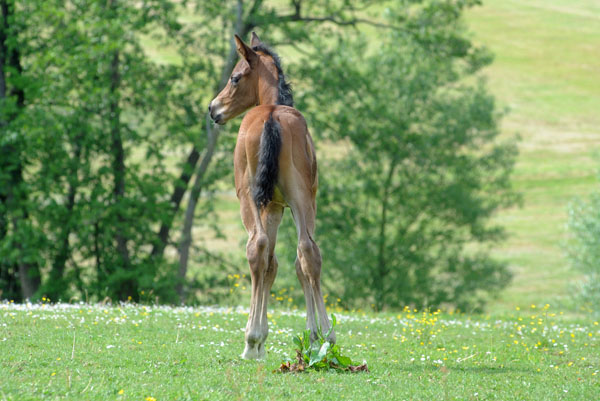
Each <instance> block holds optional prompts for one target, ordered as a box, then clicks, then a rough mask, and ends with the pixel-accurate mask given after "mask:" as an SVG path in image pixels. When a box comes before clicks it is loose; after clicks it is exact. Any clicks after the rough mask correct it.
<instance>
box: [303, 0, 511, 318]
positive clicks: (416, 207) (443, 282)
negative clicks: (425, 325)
mask: <svg viewBox="0 0 600 401" xmlns="http://www.w3.org/2000/svg"><path fill="white" fill-rule="evenodd" d="M411 3H412V6H411V7H407V6H406V4H403V5H401V6H400V7H397V8H390V9H389V10H388V23H389V24H390V25H394V26H398V27H399V28H398V29H394V30H386V31H382V32H381V35H380V36H379V40H378V43H379V45H378V46H377V48H371V47H368V46H367V42H365V41H364V40H363V39H362V37H361V36H360V35H346V36H344V37H341V38H340V39H339V40H335V41H332V40H321V39H320V38H318V37H313V40H314V41H315V42H316V43H318V46H319V51H318V52H317V53H316V54H311V55H310V56H309V57H307V58H306V59H304V62H303V64H302V66H301V67H300V68H299V71H298V72H297V74H298V75H301V76H304V77H308V79H310V80H311V86H312V87H315V88H318V90H316V91H310V92H303V96H302V97H301V98H300V100H301V101H300V102H299V108H300V109H301V110H308V111H309V119H310V120H311V122H312V123H313V124H314V126H315V129H314V130H313V131H314V134H315V135H316V136H318V137H320V138H322V139H327V140H329V141H336V142H338V141H341V143H342V145H341V146H339V147H337V149H336V150H337V153H338V155H337V156H336V155H333V154H332V153H331V152H328V150H330V149H328V150H323V152H327V154H328V155H330V157H328V158H326V159H325V160H323V159H322V160H321V163H320V189H319V198H318V203H319V213H318V228H317V234H318V243H319V244H320V246H321V248H322V254H323V255H324V262H323V268H324V271H325V272H326V273H325V274H326V275H328V277H327V276H326V277H325V285H326V286H327V287H328V290H330V291H331V292H332V293H333V295H337V296H339V297H340V298H342V299H344V301H345V302H346V306H347V307H356V306H360V305H362V304H364V303H365V301H366V302H368V303H369V304H372V305H373V306H374V307H375V308H376V309H382V308H383V307H402V306H403V305H418V306H431V307H437V306H439V305H442V304H448V303H449V304H453V305H455V306H457V307H459V308H461V309H471V308H480V307H481V306H482V305H483V304H484V303H485V301H486V299H488V297H489V294H494V293H497V291H498V290H500V289H501V288H503V287H504V286H506V284H507V283H508V281H509V278H510V274H509V272H508V270H507V268H506V265H505V264H504V263H501V262H498V261H496V260H494V259H492V257H491V256H490V248H491V245H493V244H495V243H497V242H498V241H499V240H501V239H502V238H503V231H502V229H501V228H500V227H498V226H496V225H494V224H492V223H491V222H490V220H491V217H492V216H493V214H494V213H495V212H496V211H498V210H499V209H500V208H503V207H507V206H509V205H512V204H514V202H515V200H516V199H517V196H516V195H515V193H514V192H513V191H512V190H511V186H510V180H509V178H510V174H511V172H512V168H513V165H514V160H515V157H516V154H517V150H516V146H515V145H514V143H512V142H500V141H498V139H497V137H498V134H499V130H498V118H499V115H498V112H497V111H496V110H495V104H494V98H493V97H492V96H491V95H490V94H489V93H488V92H487V90H486V89H485V86H484V84H483V83H482V82H480V81H478V80H476V79H473V78H471V77H472V76H473V75H474V74H475V73H476V72H477V71H479V70H480V69H481V68H482V67H483V66H485V65H488V64H489V63H490V61H491V57H490V55H489V53H488V52H487V51H486V50H485V49H484V48H480V47H477V46H475V45H473V44H472V43H471V42H470V41H469V40H468V38H467V34H466V33H465V30H464V28H463V27H462V25H461V24H460V15H461V12H462V11H463V8H464V7H466V6H468V5H469V3H468V2H466V3H465V2H457V3H448V2H438V1H421V2H411ZM323 65H327V68H326V69H325V68H323ZM332 71H336V72H335V73H332ZM341 244H343V246H340V245H341Z"/></svg>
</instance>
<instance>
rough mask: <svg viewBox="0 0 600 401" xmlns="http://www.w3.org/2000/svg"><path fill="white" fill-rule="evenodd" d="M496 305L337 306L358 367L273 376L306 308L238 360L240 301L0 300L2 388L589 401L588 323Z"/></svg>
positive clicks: (24, 392)
mask: <svg viewBox="0 0 600 401" xmlns="http://www.w3.org/2000/svg"><path fill="white" fill-rule="evenodd" d="M521 309H522V310H520V311H516V310H515V309H514V308H513V310H512V312H507V313H504V314H501V315H492V316H479V317H476V318H473V317H468V316H465V315H456V314H454V315H452V314H445V313H438V312H434V313H428V312H419V311H414V310H408V309H405V310H404V311H402V312H396V313H393V314H390V313H386V314H372V313H366V314H365V313H356V312H344V313H340V314H337V320H338V322H339V323H338V327H337V338H338V343H339V344H340V345H341V346H342V349H343V352H344V354H346V355H348V356H350V357H351V358H352V359H353V360H354V361H356V362H362V361H363V360H364V361H366V362H367V363H368V366H369V369H370V372H369V373H359V374H349V373H348V374H337V373H326V372H325V373H314V372H313V373H310V374H277V373H272V371H273V370H274V369H276V368H277V367H278V366H279V364H280V363H281V362H282V360H284V359H285V358H286V357H291V356H292V354H293V347H294V345H293V342H292V335H293V334H297V333H299V332H300V331H301V330H302V329H303V328H304V314H303V313H300V312H298V311H295V310H293V309H291V310H288V309H276V310H275V311H273V313H272V314H269V325H270V329H271V333H270V336H269V338H268V339H267V350H268V354H267V359H266V360H265V361H263V362H258V363H257V362H251V361H244V360H241V359H240V358H239V354H240V352H241V351H242V348H243V336H244V332H243V327H245V323H246V320H247V314H246V313H245V310H242V309H236V308H227V307H220V308H210V307H202V308H171V307H154V306H138V305H129V304H124V305H120V306H115V307H111V306H103V305H86V304H77V305H65V304H63V305H40V304H36V305H31V304H30V305H12V304H6V303H5V304H0V349H1V350H2V352H0V399H2V400H10V401H13V400H14V401H17V400H18V401H24V400H40V399H51V400H116V401H120V400H139V401H143V400H146V401H153V400H156V401H164V400H284V399H289V400H298V399H302V400H343V399H348V400H402V399H414V400H480V399H481V400H488V399H498V400H519V401H522V400H535V401H538V400H597V399H599V398H600V349H599V347H600V342H599V338H600V326H599V325H598V322H597V321H595V320H594V319H592V318H590V317H589V316H580V317H578V318H577V319H573V318H571V317H567V316H566V315H561V314H560V313H556V312H555V311H554V310H553V308H552V307H544V306H542V305H540V306H537V307H536V308H531V307H530V306H528V307H526V308H525V307H523V308H521Z"/></svg>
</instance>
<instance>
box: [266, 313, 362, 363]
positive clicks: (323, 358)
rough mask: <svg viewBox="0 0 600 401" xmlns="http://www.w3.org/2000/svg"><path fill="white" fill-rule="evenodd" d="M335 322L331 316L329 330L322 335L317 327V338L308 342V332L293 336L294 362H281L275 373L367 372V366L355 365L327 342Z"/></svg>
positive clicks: (332, 315)
mask: <svg viewBox="0 0 600 401" xmlns="http://www.w3.org/2000/svg"><path fill="white" fill-rule="evenodd" d="M336 323H337V320H336V318H335V315H334V314H331V328H330V329H329V331H328V332H327V333H326V334H325V335H323V332H322V331H321V327H320V326H319V327H318V330H317V338H316V339H315V340H314V341H312V342H311V341H310V330H305V331H304V332H303V333H302V335H296V336H294V338H293V340H294V344H295V345H296V346H297V347H298V348H296V350H295V351H296V362H292V361H290V360H288V361H286V362H283V363H282V364H281V366H280V367H279V368H278V369H277V370H275V372H279V373H286V372H306V371H308V370H315V371H320V370H325V371H336V372H368V371H369V369H368V368H367V364H366V363H363V364H362V365H356V364H353V363H352V360H351V359H350V358H349V357H347V356H344V355H342V354H341V349H340V346H339V345H338V344H332V343H330V342H329V341H328V338H329V335H330V334H331V333H332V332H333V329H334V328H335V326H336Z"/></svg>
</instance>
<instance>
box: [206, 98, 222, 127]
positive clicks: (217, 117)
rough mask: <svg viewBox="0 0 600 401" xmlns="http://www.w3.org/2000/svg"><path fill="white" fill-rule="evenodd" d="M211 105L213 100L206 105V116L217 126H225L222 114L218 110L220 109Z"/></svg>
mask: <svg viewBox="0 0 600 401" xmlns="http://www.w3.org/2000/svg"><path fill="white" fill-rule="evenodd" d="M213 103H214V100H213V101H212V102H210V104H209V105H208V114H209V115H210V118H211V120H213V121H214V122H215V123H217V124H219V125H223V124H225V121H223V113H221V112H220V110H219V109H220V108H221V107H218V105H217V106H215V105H213Z"/></svg>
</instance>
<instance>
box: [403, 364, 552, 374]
mask: <svg viewBox="0 0 600 401" xmlns="http://www.w3.org/2000/svg"><path fill="white" fill-rule="evenodd" d="M394 369H399V370H401V371H404V372H409V373H425V372H427V373H440V374H446V373H457V372H461V373H467V374H486V375H487V374H514V373H522V374H527V375H531V374H533V375H537V374H541V372H538V371H537V368H535V367H533V366H532V367H530V368H526V367H520V366H502V367H500V366H461V365H446V366H434V365H412V364H411V365H400V366H394Z"/></svg>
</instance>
